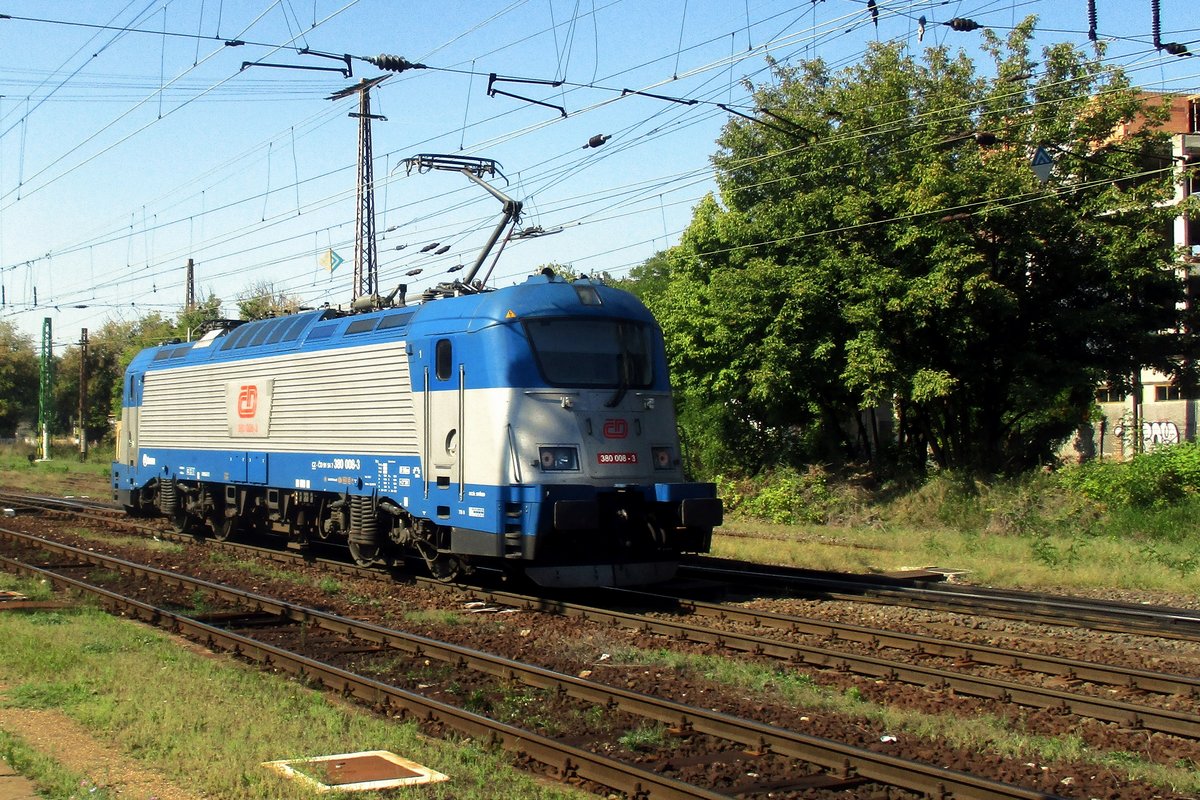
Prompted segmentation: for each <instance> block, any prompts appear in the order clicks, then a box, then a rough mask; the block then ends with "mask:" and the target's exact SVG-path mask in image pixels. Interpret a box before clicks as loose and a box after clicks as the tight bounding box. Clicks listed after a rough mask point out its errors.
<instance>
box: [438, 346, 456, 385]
mask: <svg viewBox="0 0 1200 800" xmlns="http://www.w3.org/2000/svg"><path fill="white" fill-rule="evenodd" d="M453 362H454V349H453V347H452V346H451V344H450V340H449V339H438V340H437V345H436V346H435V348H434V372H435V373H437V379H438V380H439V381H448V380H450V373H451V366H452V365H453Z"/></svg>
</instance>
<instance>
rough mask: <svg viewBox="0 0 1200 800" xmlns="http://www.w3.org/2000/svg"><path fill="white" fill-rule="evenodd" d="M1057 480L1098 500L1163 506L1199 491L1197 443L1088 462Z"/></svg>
mask: <svg viewBox="0 0 1200 800" xmlns="http://www.w3.org/2000/svg"><path fill="white" fill-rule="evenodd" d="M1060 479H1061V480H1062V482H1063V485H1065V486H1067V487H1068V488H1070V489H1074V490H1075V491H1078V492H1081V493H1082V494H1084V495H1086V496H1087V497H1089V498H1091V499H1092V500H1095V501H1097V502H1102V503H1108V504H1109V505H1113V506H1128V507H1131V508H1164V507H1166V506H1170V505H1174V504H1176V503H1178V502H1180V501H1181V500H1183V499H1184V498H1185V497H1187V496H1189V495H1194V494H1197V493H1200V445H1197V444H1195V443H1187V444H1178V445H1173V446H1170V447H1161V448H1159V449H1157V450H1155V451H1153V452H1150V453H1143V454H1141V455H1138V456H1135V457H1134V458H1133V459H1131V460H1129V461H1125V462H1115V461H1093V462H1088V463H1086V464H1082V465H1080V466H1078V467H1069V468H1067V469H1064V470H1062V472H1061V473H1060Z"/></svg>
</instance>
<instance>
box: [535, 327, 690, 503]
mask: <svg viewBox="0 0 1200 800" xmlns="http://www.w3.org/2000/svg"><path fill="white" fill-rule="evenodd" d="M524 328H525V332H526V335H527V337H528V340H529V344H530V348H531V350H532V353H533V357H534V360H535V362H536V364H537V367H538V371H539V373H540V375H541V376H542V378H543V379H544V381H545V383H546V384H547V385H548V387H549V388H548V389H547V390H544V391H534V392H532V393H531V395H530V396H531V397H533V398H536V400H535V401H536V402H538V403H542V404H544V403H546V402H547V401H548V402H549V404H550V405H551V406H553V405H555V404H556V403H557V405H558V406H559V407H560V409H561V411H560V412H558V413H555V412H554V411H551V412H550V413H549V414H546V415H539V416H540V417H542V422H543V425H544V426H545V427H543V428H541V429H537V428H535V429H534V430H532V431H530V433H531V434H532V435H534V436H535V437H536V438H537V439H538V441H537V456H538V463H539V467H540V469H541V471H542V474H543V476H544V478H545V480H547V481H551V482H553V480H554V478H555V477H561V475H559V473H566V474H569V475H574V476H585V477H586V478H588V479H591V480H594V481H598V482H604V481H607V480H611V481H613V482H620V483H628V482H640V483H646V482H649V483H654V482H655V481H656V480H672V479H673V480H679V479H681V478H682V473H681V472H680V470H679V460H678V452H677V449H678V448H677V443H676V438H675V427H674V414H673V413H672V408H671V402H670V400H671V398H670V393H669V392H668V391H665V390H664V388H663V387H661V386H659V385H656V381H655V379H656V374H655V360H656V359H655V354H656V348H655V347H654V345H655V344H656V335H657V332H656V331H655V330H654V329H653V328H651V326H649V325H647V324H646V323H644V322H632V321H627V320H614V319H577V318H576V319H571V318H567V319H534V320H530V321H527V322H525V323H524Z"/></svg>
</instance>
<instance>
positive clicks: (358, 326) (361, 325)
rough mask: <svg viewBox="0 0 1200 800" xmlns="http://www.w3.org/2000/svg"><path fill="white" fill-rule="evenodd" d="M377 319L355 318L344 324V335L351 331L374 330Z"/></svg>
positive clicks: (363, 331)
mask: <svg viewBox="0 0 1200 800" xmlns="http://www.w3.org/2000/svg"><path fill="white" fill-rule="evenodd" d="M378 321H379V320H375V319H356V320H354V322H351V323H350V324H349V325H348V326H346V335H347V336H349V335H350V334H352V333H366V332H367V331H373V330H375V323H376V322H378Z"/></svg>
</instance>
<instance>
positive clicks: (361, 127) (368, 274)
mask: <svg viewBox="0 0 1200 800" xmlns="http://www.w3.org/2000/svg"><path fill="white" fill-rule="evenodd" d="M388 77H390V76H388V75H381V76H380V77H378V78H371V79H370V80H366V79H364V80H362V81H360V82H359V83H357V84H355V85H354V86H350V87H348V88H346V89H342V90H341V91H340V92H334V93H333V94H331V95H329V97H327V98H326V99H327V100H341V99H342V98H343V97H349V96H350V95H352V94H354V93H357V94H358V113H354V112H351V113H350V114H349V116H351V117H358V209H357V211H356V213H355V230H354V287H353V296H352V297H351V298H350V299H351V300H357V299H358V298H359V297H362V296H363V295H366V296H368V297H370V296H372V295H374V294H377V293H378V292H379V279H378V273H377V270H376V263H375V252H376V250H375V177H374V167H373V156H372V153H371V120H373V119H378V120H383V121H384V122H386V121H387V117H385V116H382V115H380V114H372V113H371V95H370V92H371V89H373V88H375V87H376V86H378V85H379V84H380V83H382V82H383V81H385V80H387V79H388Z"/></svg>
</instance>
